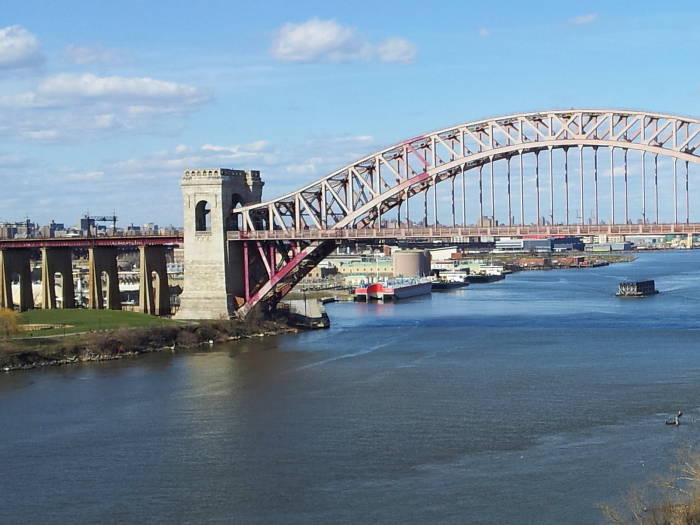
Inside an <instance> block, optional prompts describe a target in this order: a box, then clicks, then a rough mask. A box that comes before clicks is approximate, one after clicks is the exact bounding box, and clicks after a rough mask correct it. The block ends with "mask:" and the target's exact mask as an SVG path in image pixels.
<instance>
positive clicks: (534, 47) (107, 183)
mask: <svg viewBox="0 0 700 525" xmlns="http://www.w3.org/2000/svg"><path fill="white" fill-rule="evenodd" d="M698 20H700V4H698V3H697V2H691V1H676V2H665V3H662V2H650V1H640V0H638V1H634V2H632V1H620V2H603V1H589V2H585V3H584V2H562V1H544V2H514V1H501V2H479V3H477V2H451V1H447V2H435V3H433V2H428V3H426V2H412V1H403V2H394V1H383V2H376V1H374V2H368V1H354V2H347V3H340V2H329V1H327V0H325V1H322V2H303V1H300V2H283V1H279V0H268V1H267V2H231V1H221V2H219V1H202V2H192V1H187V2H184V1H178V0H171V1H168V2H164V1H163V2H161V1H155V0H154V1H130V0H121V1H120V2H87V1H83V2H77V1H74V2H71V1H66V0H64V1H61V2H46V1H33V0H3V2H2V5H1V7H0V221H18V220H23V219H25V218H26V217H29V218H30V219H32V220H34V221H37V222H39V223H42V224H43V223H46V222H48V221H49V220H51V219H54V220H56V221H57V222H65V223H67V224H73V223H75V222H76V221H77V220H78V218H79V217H80V216H81V215H83V214H84V213H86V212H90V213H91V214H111V213H112V212H113V211H114V212H116V214H117V215H118V216H119V219H120V221H119V223H120V224H122V225H124V224H128V223H135V224H144V223H147V222H155V223H157V224H161V225H166V224H173V225H181V224H182V201H181V196H180V189H179V186H178V181H179V179H180V177H181V175H182V172H183V170H184V169H187V168H201V167H207V168H209V167H225V168H234V169H258V170H260V171H261V173H262V176H263V179H264V180H265V181H266V186H265V191H264V198H272V197H274V196H277V195H281V194H282V193H284V192H286V191H290V190H292V189H294V188H296V187H299V186H301V185H304V184H306V183H309V182H311V181H313V180H315V179H317V178H319V177H321V176H323V175H325V174H327V173H329V172H331V171H333V170H335V169H338V168H340V167H342V166H343V165H345V164H347V163H349V162H351V161H353V160H355V159H358V158H360V157H364V156H366V155H368V154H370V153H372V152H373V151H376V150H378V149H380V148H382V147H385V146H388V145H390V144H393V143H396V142H399V141H401V140H403V139H407V138H409V137H413V136H416V135H420V134H424V133H427V132H430V131H433V130H436V129H440V128H443V127H447V126H450V125H454V124H459V123H462V122H469V121H472V120H477V119H481V118H487V117H493V116H499V115H505V114H510V113H517V112H524V111H542V110H547V109H560V108H576V107H582V108H620V109H643V110H649V111H655V112H667V113H674V114H679V115H687V116H696V117H697V116H700V68H699V67H698V61H699V60H700V59H699V58H698V57H699V56H700V55H699V54H698V51H699V50H700V31H698Z"/></svg>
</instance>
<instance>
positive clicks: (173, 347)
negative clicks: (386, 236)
mask: <svg viewBox="0 0 700 525" xmlns="http://www.w3.org/2000/svg"><path fill="white" fill-rule="evenodd" d="M298 331H299V329H297V328H294V327H291V326H289V324H287V322H286V321H285V320H284V319H279V320H246V321H239V320H235V319H231V320H222V321H203V322H199V323H188V324H181V323H171V324H166V323H165V322H164V323H163V324H161V325H157V326H156V325H153V326H145V327H137V328H118V329H113V330H104V331H91V332H88V333H81V334H76V335H72V336H67V337H64V336H60V335H55V336H48V337H35V338H14V339H3V340H0V370H2V371H5V372H9V371H12V370H28V369H32V368H38V367H44V366H60V365H68V364H74V363H84V362H90V361H108V360H114V359H124V358H128V357H136V356H139V355H141V354H148V353H152V352H163V351H169V352H181V351H192V350H194V349H198V348H201V347H203V346H204V347H210V346H213V345H214V344H216V343H224V342H228V341H237V340H240V339H249V338H253V337H264V336H271V335H279V334H285V333H297V332H298Z"/></svg>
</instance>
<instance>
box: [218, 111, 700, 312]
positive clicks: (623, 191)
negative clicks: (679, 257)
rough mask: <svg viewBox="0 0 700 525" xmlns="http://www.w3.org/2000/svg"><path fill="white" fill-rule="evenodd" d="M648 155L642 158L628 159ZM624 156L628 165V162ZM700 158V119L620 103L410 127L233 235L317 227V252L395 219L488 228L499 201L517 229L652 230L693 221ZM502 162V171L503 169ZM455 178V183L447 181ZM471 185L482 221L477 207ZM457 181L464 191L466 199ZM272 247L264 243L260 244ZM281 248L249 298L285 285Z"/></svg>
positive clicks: (251, 217)
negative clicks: (692, 174)
mask: <svg viewBox="0 0 700 525" xmlns="http://www.w3.org/2000/svg"><path fill="white" fill-rule="evenodd" d="M558 150H563V152H564V153H563V154H562V153H557V156H559V157H562V155H563V166H561V167H555V166H554V160H553V159H554V158H555V156H554V152H558ZM572 151H573V152H574V154H573V155H572ZM620 152H624V156H622V155H620ZM637 155H638V156H639V157H638V159H639V161H637V160H635V161H634V164H632V163H629V164H628V159H629V158H631V157H632V156H637ZM572 156H573V157H574V158H573V159H571V157H572ZM620 157H623V158H624V167H618V166H616V162H615V161H616V159H617V160H618V161H619V160H622V159H621V158H620ZM659 158H661V159H669V162H670V163H671V165H670V167H669V166H667V167H666V169H667V170H668V171H669V174H666V175H663V176H662V177H661V178H660V177H659V173H660V172H659V168H658V165H659V162H658V160H659ZM523 159H525V161H524V160H523ZM513 160H515V161H516V162H515V164H513V162H512V161H513ZM525 164H528V166H525ZM697 164H700V120H699V119H695V118H690V117H682V116H676V115H668V114H661V113H651V112H645V111H628V110H610V109H602V110H598V109H581V110H579V109H571V110H556V111H544V112H535V113H520V114H514V115H507V116H502V117H496V118H490V119H484V120H480V121H474V122H468V123H464V124H460V125H457V126H452V127H449V128H445V129H442V130H438V131H435V132H432V133H428V134H425V135H419V136H416V137H413V138H410V139H407V140H405V141H402V142H400V143H398V144H395V145H393V146H390V147H388V148H385V149H382V150H380V151H377V152H375V153H372V154H370V155H368V156H366V157H363V158H361V159H359V160H357V161H355V162H353V163H351V164H348V165H346V166H344V167H342V168H340V169H339V170H336V171H334V172H332V173H330V174H328V175H326V176H324V177H322V178H320V179H318V180H316V181H314V182H312V183H310V184H308V185H306V186H304V187H302V188H300V189H298V190H296V191H293V192H290V193H287V194H286V195H282V196H281V197H278V198H275V199H272V200H268V201H265V202H261V203H258V204H254V205H249V206H244V207H241V208H237V209H235V210H234V214H235V215H238V216H239V217H240V221H239V222H240V231H237V232H229V239H230V240H239V241H244V242H245V241H252V240H255V242H260V241H262V242H269V241H271V240H273V239H274V240H276V241H277V242H286V241H289V240H292V239H294V240H297V241H298V242H301V240H304V239H306V240H307V241H306V242H307V244H306V245H305V246H299V247H298V250H299V253H301V251H306V252H308V253H307V255H308V256H310V255H312V254H313V253H320V252H325V251H328V250H329V249H331V248H329V245H328V243H332V242H333V241H332V240H338V239H344V238H366V237H369V238H383V237H386V236H390V234H389V232H387V231H386V230H387V229H392V228H393V229H394V230H396V229H401V228H415V227H417V226H423V227H424V228H426V230H427V228H428V226H429V225H430V224H432V228H433V229H434V228H438V227H442V226H448V225H449V224H450V223H451V226H452V227H455V226H456V225H457V223H458V222H459V224H460V225H461V226H463V227H464V228H465V230H466V229H467V227H468V226H470V225H473V231H474V232H475V233H476V231H478V228H479V227H483V226H487V227H488V228H492V227H494V226H496V225H498V217H497V216H498V214H499V210H500V214H501V217H503V216H505V217H506V220H505V221H503V220H502V221H501V225H507V226H508V227H509V228H511V229H512V234H516V232H517V233H519V232H520V231H524V230H528V232H529V233H537V232H539V231H542V232H543V233H544V232H545V229H546V230H547V232H549V231H551V229H552V228H557V227H569V226H578V227H579V230H580V229H581V228H583V229H585V228H586V227H587V226H591V225H592V226H601V225H606V226H607V227H608V228H611V229H612V228H613V227H619V228H630V227H631V226H632V225H633V224H636V223H637V222H640V223H641V225H642V226H641V227H640V230H641V229H643V227H644V226H645V225H647V224H650V223H657V224H659V223H660V222H661V221H660V219H661V218H662V217H663V216H668V217H669V219H668V220H667V221H666V222H667V223H669V224H671V225H678V224H687V223H689V222H690V215H691V213H690V208H691V200H690V199H689V197H688V195H689V180H690V179H689V166H692V165H697ZM504 165H505V166H504ZM531 165H534V168H533V166H531ZM495 166H496V167H497V168H498V170H500V171H501V173H500V174H499V175H498V176H495V175H494V171H495V169H494V167H495ZM504 168H505V170H506V171H505V172H503V169H504ZM526 170H527V171H528V175H527V176H525V174H524V172H525V171H526ZM533 171H534V174H533ZM670 173H672V174H670ZM555 175H556V176H555ZM660 181H661V184H659V182H660ZM443 182H447V184H445V185H442V186H440V183H443ZM470 185H471V188H472V189H471V193H472V195H471V198H472V199H473V202H472V204H471V208H472V219H473V220H472V221H469V220H468V215H467V208H468V196H469V195H468V193H469V188H470ZM438 186H440V187H441V188H443V187H446V188H447V193H448V194H447V195H443V199H441V200H443V201H445V202H447V207H448V208H451V209H448V210H447V211H445V210H444V209H443V210H439V207H440V206H442V207H443V208H444V203H443V204H442V205H441V204H440V199H438V193H439V191H438ZM456 186H457V194H461V195H460V197H461V199H462V202H461V203H458V205H456V201H457V198H456V193H455V187H456ZM460 186H461V188H460ZM659 188H662V191H661V193H660V190H659ZM664 192H666V193H664ZM429 194H430V195H431V196H432V202H430V203H429V198H428V195H429ZM416 197H417V198H416ZM421 197H422V199H421ZM416 201H419V202H416ZM663 206H666V208H668V210H669V211H667V212H666V213H665V215H664V214H660V212H659V210H660V208H661V207H663ZM458 208H461V210H458ZM474 208H475V210H474ZM457 211H461V217H460V218H459V221H458V218H457V215H458V213H457ZM477 212H478V213H477ZM475 213H476V217H473V215H474V214H475ZM587 216H588V217H587ZM445 217H447V219H445ZM528 218H529V220H528ZM587 219H588V220H587ZM587 223H588V224H587ZM674 227H675V226H674ZM515 228H518V230H517V231H516V229H515ZM679 229H680V228H679ZM358 230H360V231H358ZM431 231H433V230H431ZM611 231H612V230H611ZM384 232H386V233H384ZM483 233H486V232H483ZM483 233H482V234H483ZM427 235H428V236H430V235H431V234H430V233H427ZM287 248H288V247H287ZM287 248H285V249H287ZM266 250H267V247H265V246H263V247H260V248H259V249H255V250H254V253H256V254H257V253H258V252H259V253H261V254H262V253H266ZM331 250H332V249H331ZM287 251H288V250H287ZM294 257H296V255H294ZM294 257H292V258H291V259H293V258H294ZM280 260H282V261H284V260H285V259H284V258H279V257H278V258H276V259H275V258H272V257H270V258H269V259H268V262H267V263H266V264H265V267H266V271H267V274H268V276H269V280H268V281H267V282H266V283H265V284H263V285H262V286H256V287H257V288H258V289H257V291H252V292H251V293H250V294H247V297H246V298H245V299H246V304H249V303H250V302H251V299H254V301H259V300H265V297H266V296H267V295H268V294H269V293H271V290H272V288H274V286H272V288H270V289H267V288H266V287H268V285H269V284H270V282H271V281H272V280H273V276H278V272H277V268H276V267H275V266H276V264H277V263H278V262H279V261H280ZM244 264H245V263H244ZM287 264H292V263H287ZM284 268H285V266H284V265H282V266H280V269H281V270H284ZM284 279H286V277H285V278H282V280H284ZM291 284H292V285H293V284H294V283H293V282H292V283H291ZM260 293H262V296H260Z"/></svg>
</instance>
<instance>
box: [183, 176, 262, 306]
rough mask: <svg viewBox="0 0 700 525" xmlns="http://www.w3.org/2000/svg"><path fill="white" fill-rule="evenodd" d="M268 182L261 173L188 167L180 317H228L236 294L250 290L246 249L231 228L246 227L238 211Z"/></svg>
mask: <svg viewBox="0 0 700 525" xmlns="http://www.w3.org/2000/svg"><path fill="white" fill-rule="evenodd" d="M263 184H264V183H263V182H262V180H261V179H260V173H259V172H258V171H242V170H231V169H223V168H220V169H202V170H186V171H185V173H184V175H183V177H182V182H181V184H180V185H181V187H182V194H183V200H184V213H185V215H184V242H185V279H184V283H183V292H182V295H181V299H180V304H181V306H180V310H179V311H178V313H177V315H176V318H178V319H220V318H228V317H230V316H231V315H233V314H234V312H235V310H236V300H235V298H236V297H242V296H243V295H244V293H245V290H244V284H243V281H244V279H243V275H242V268H243V253H242V246H241V243H239V242H229V241H228V240H227V236H226V232H227V230H235V229H239V228H241V225H240V224H237V223H236V222H235V216H234V214H233V210H234V209H235V208H236V207H237V206H239V205H247V204H254V203H257V202H260V199H261V197H262V188H263Z"/></svg>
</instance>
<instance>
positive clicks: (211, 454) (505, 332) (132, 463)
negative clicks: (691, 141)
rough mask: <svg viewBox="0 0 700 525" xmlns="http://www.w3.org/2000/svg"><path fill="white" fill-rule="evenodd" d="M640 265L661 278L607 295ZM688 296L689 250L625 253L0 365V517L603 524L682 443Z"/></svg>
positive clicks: (694, 399) (690, 381) (691, 386)
mask: <svg viewBox="0 0 700 525" xmlns="http://www.w3.org/2000/svg"><path fill="white" fill-rule="evenodd" d="M647 278H652V279H655V280H656V283H657V288H659V289H660V290H661V291H662V293H661V294H660V295H658V296H656V297H650V298H645V299H618V298H616V297H614V296H613V292H614V291H615V289H616V287H617V283H618V282H619V281H622V280H625V279H647ZM699 306H700V251H690V252H689V251H686V252H656V253H644V254H640V256H639V258H638V260H637V261H635V262H632V263H626V264H617V265H612V266H608V267H604V268H596V269H587V270H557V271H549V272H524V273H520V274H515V275H511V276H508V278H507V279H506V280H505V281H501V282H497V283H490V284H481V285H472V286H470V287H469V288H467V289H463V290H460V291H456V292H448V293H434V294H433V295H432V296H426V297H421V298H415V299H412V300H408V301H405V302H403V303H400V304H386V305H382V304H361V303H357V304H354V303H340V304H334V305H329V307H328V312H329V314H330V317H331V320H332V327H331V328H330V329H329V330H326V331H318V332H310V333H305V334H301V335H289V336H280V337H274V338H269V339H265V340H260V341H247V342H238V343H234V344H230V345H227V346H221V347H217V348H215V350H214V351H209V352H201V353H192V354H181V355H175V356H173V355H164V354H157V355H149V356H145V357H143V358H139V359H134V360H124V361H119V362H108V363H101V364H86V365H79V366H67V367H60V368H54V369H44V370H37V371H31V372H13V373H7V374H3V375H0V421H1V422H2V424H1V425H0V432H1V437H0V461H1V462H2V463H1V467H0V468H1V469H2V470H1V475H0V499H1V501H2V507H1V509H0V516H1V517H0V522H2V523H13V524H14V523H17V524H24V523H44V524H49V523H56V524H58V523H242V524H248V523H251V524H252V523H261V524H262V523H265V524H267V523H275V524H276V523H283V524H287V523H290V524H292V523H293V524H309V523H404V524H424V523H455V524H457V523H460V524H461V523H551V524H555V523H557V524H558V523H572V524H575V523H581V524H583V523H586V524H588V523H598V522H602V516H601V513H600V511H599V510H598V509H597V508H596V505H597V504H599V503H605V502H610V501H615V500H616V499H617V498H619V497H622V496H623V495H624V493H625V491H626V490H627V489H628V487H629V486H630V485H632V484H636V483H640V482H643V481H644V480H647V479H649V478H650V477H652V476H653V475H654V474H656V473H659V472H665V471H667V470H668V469H669V467H670V466H671V464H672V463H673V460H674V453H675V452H676V451H677V450H679V449H686V448H687V447H689V446H692V445H693V444H695V442H696V440H697V438H696V435H697V433H698V430H699V429H700V313H699V311H698V310H699V309H698V307H699ZM678 409H682V410H683V411H684V412H685V414H686V416H684V421H685V424H683V425H681V426H680V427H671V426H666V425H664V418H665V417H667V415H669V414H671V413H673V412H674V411H676V410H678Z"/></svg>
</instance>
